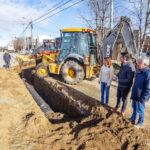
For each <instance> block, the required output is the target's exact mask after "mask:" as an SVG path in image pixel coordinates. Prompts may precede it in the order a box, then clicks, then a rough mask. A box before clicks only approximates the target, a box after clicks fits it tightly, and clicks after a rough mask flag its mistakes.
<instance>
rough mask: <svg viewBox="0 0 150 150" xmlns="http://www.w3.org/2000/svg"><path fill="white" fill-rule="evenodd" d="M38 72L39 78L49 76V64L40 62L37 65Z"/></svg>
mask: <svg viewBox="0 0 150 150" xmlns="http://www.w3.org/2000/svg"><path fill="white" fill-rule="evenodd" d="M36 74H37V76H38V77H39V78H45V77H47V76H48V65H47V64H44V63H40V64H38V65H37V67H36Z"/></svg>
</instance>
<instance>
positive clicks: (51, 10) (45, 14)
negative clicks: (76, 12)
mask: <svg viewBox="0 0 150 150" xmlns="http://www.w3.org/2000/svg"><path fill="white" fill-rule="evenodd" d="M71 1H73V0H68V1H66V2H65V3H63V4H61V3H62V2H64V1H61V2H60V3H59V5H60V4H61V5H60V6H57V5H58V4H56V5H54V6H53V7H55V6H57V7H56V8H53V9H50V10H49V11H48V12H46V13H44V14H43V15H41V16H40V17H38V18H36V19H34V20H33V22H35V21H37V20H39V19H41V18H43V17H45V16H47V15H48V14H49V13H51V12H53V11H55V10H57V9H58V8H60V7H62V6H64V5H66V4H68V3H70V2H71Z"/></svg>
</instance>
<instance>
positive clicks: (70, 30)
mask: <svg viewBox="0 0 150 150" xmlns="http://www.w3.org/2000/svg"><path fill="white" fill-rule="evenodd" d="M83 30H85V32H87V30H91V31H93V32H94V33H95V30H92V29H89V28H67V29H63V30H62V32H82V31H83Z"/></svg>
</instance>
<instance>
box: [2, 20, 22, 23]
mask: <svg viewBox="0 0 150 150" xmlns="http://www.w3.org/2000/svg"><path fill="white" fill-rule="evenodd" d="M0 22H16V23H17V22H18V23H23V22H25V21H21V20H20V21H19V20H3V19H0Z"/></svg>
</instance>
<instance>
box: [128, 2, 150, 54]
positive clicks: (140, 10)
mask: <svg viewBox="0 0 150 150" xmlns="http://www.w3.org/2000/svg"><path fill="white" fill-rule="evenodd" d="M129 2H130V4H131V5H132V7H133V9H132V10H130V11H131V13H132V16H134V17H135V20H137V23H136V24H137V28H138V30H139V41H138V46H137V47H138V54H139V55H141V54H142V52H143V49H144V45H145V41H146V37H147V35H148V34H149V30H150V29H149V28H150V0H136V1H135V0H129Z"/></svg>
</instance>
